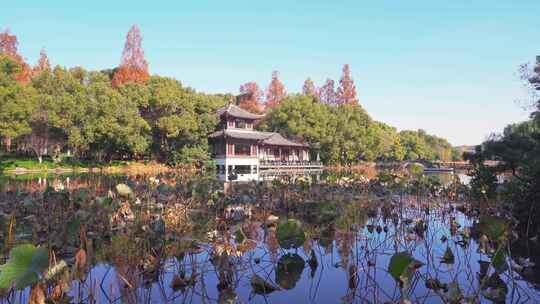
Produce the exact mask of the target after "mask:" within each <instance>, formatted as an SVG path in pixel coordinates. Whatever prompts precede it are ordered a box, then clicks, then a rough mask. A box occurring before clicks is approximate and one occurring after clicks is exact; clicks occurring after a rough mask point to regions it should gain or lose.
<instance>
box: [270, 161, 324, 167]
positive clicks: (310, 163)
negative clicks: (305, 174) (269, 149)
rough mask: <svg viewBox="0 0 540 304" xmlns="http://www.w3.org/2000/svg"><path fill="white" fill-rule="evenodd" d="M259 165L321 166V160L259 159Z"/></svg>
mask: <svg viewBox="0 0 540 304" xmlns="http://www.w3.org/2000/svg"><path fill="white" fill-rule="evenodd" d="M259 165H260V166H263V167H264V166H267V167H287V166H291V167H293V166H301V167H322V165H323V164H322V162H320V161H319V162H318V161H306V160H261V161H260V163H259Z"/></svg>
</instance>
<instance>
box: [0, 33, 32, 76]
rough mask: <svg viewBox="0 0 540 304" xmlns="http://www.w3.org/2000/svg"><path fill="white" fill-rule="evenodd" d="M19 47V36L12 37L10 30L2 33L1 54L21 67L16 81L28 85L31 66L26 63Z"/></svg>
mask: <svg viewBox="0 0 540 304" xmlns="http://www.w3.org/2000/svg"><path fill="white" fill-rule="evenodd" d="M18 46H19V43H18V41H17V36H15V35H11V33H10V31H9V29H6V30H5V31H4V32H2V33H0V54H3V55H6V56H7V57H9V58H11V59H13V60H14V61H15V62H17V63H18V64H19V65H20V66H21V68H20V69H19V73H18V74H17V75H16V76H15V79H16V80H17V81H19V82H20V83H22V84H28V83H29V82H30V79H31V71H30V66H28V64H26V62H24V59H23V57H22V56H21V55H20V54H19V52H18Z"/></svg>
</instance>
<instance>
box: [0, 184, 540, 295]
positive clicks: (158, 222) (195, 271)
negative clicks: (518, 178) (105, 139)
mask: <svg viewBox="0 0 540 304" xmlns="http://www.w3.org/2000/svg"><path fill="white" fill-rule="evenodd" d="M443 178H444V176H443ZM58 180H60V181H61V182H62V184H63V185H64V188H69V190H70V191H71V193H70V194H69V196H70V200H69V204H66V205H64V206H60V205H61V204H60V203H61V202H63V201H62V196H61V195H60V194H61V193H63V192H62V191H65V190H62V189H59V191H58V192H53V193H50V194H47V195H44V196H43V198H42V199H43V201H39V202H38V201H35V200H27V201H26V204H28V205H27V206H26V207H24V206H23V207H21V206H16V205H15V203H14V202H21V201H25V199H24V198H25V197H26V195H27V194H22V193H21V192H30V191H29V190H33V191H34V192H36V193H35V194H34V196H32V197H33V198H39V199H41V195H42V192H43V191H44V190H45V189H44V188H43V187H44V186H43V181H39V180H32V181H29V180H22V181H13V180H12V181H8V182H5V181H3V182H2V187H3V188H2V189H7V190H9V191H2V192H3V194H2V202H3V204H2V205H1V208H2V209H1V211H2V213H3V214H5V215H9V214H16V216H17V227H16V229H15V232H14V234H15V236H16V237H15V239H16V242H30V243H34V244H42V245H46V244H49V246H52V248H53V249H54V250H55V252H56V253H57V258H58V259H65V260H66V261H67V262H68V263H69V264H70V265H71V270H72V271H71V276H69V278H67V279H66V280H67V282H66V280H64V281H62V280H60V279H59V280H58V281H55V282H61V283H62V284H64V285H62V284H60V283H55V284H51V286H50V289H51V292H50V294H52V293H53V292H52V291H53V290H54V289H55V288H56V287H57V286H65V285H66V284H67V285H69V288H65V292H66V293H65V294H63V296H62V297H64V298H67V297H69V298H70V301H72V302H81V301H82V302H90V303H94V302H96V303H97V302H99V303H103V302H105V303H108V302H114V303H161V302H164V303H172V302H175V303H176V302H182V303H183V302H187V303H202V302H204V303H209V302H210V303H216V302H217V303H245V302H255V303H266V302H274V303H285V302H295V301H296V302H298V303H304V302H316V303H335V302H347V303H365V302H369V303H385V302H390V303H394V302H398V301H400V300H402V299H409V300H411V301H412V302H414V303H417V302H422V303H445V302H456V303H461V302H464V301H468V300H472V299H477V300H479V301H482V302H490V301H492V302H501V301H502V302H504V301H508V302H513V303H534V302H537V301H540V293H539V291H538V277H539V273H540V272H538V268H537V266H531V267H526V266H527V265H525V264H524V263H523V262H522V261H521V260H520V259H525V258H531V260H530V263H536V265H538V262H539V261H538V260H537V259H538V256H539V255H538V253H539V251H538V246H537V243H531V242H522V241H520V240H516V239H514V238H511V237H509V240H510V241H509V242H511V246H503V244H505V241H502V239H501V240H499V239H498V236H497V235H492V234H495V233H496V232H493V231H495V230H494V229H493V228H491V227H492V225H493V223H496V224H498V223H499V222H498V218H496V219H495V220H493V219H491V218H489V217H482V216H481V215H480V214H479V213H478V211H477V210H475V209H474V208H471V207H469V206H468V205H467V204H466V201H464V200H459V199H458V200H455V199H450V198H449V197H453V196H451V195H450V194H447V193H446V192H445V191H446V190H444V189H443V190H440V191H439V192H437V195H433V194H431V192H430V191H431V190H429V191H428V190H426V192H422V191H420V190H418V189H417V188H414V191H407V190H406V189H407V188H404V189H401V190H400V191H394V192H392V193H388V192H387V191H383V190H387V189H389V188H391V187H392V186H390V185H388V184H386V182H366V181H365V180H362V179H359V178H355V177H349V178H346V179H345V178H344V176H337V177H336V176H331V175H330V174H328V175H325V176H323V177H322V182H320V183H319V182H317V181H316V179H300V180H296V181H295V182H294V183H288V182H286V181H278V180H274V181H272V182H270V183H266V184H243V185H240V184H238V185H233V186H232V187H231V189H229V193H228V194H227V195H225V194H224V193H223V192H219V191H217V192H216V191H214V190H215V189H218V184H217V183H215V181H213V180H212V179H211V178H207V177H201V178H196V179H195V178H188V179H182V180H177V179H175V178H174V177H166V176H159V177H153V179H150V178H149V177H127V176H95V175H89V176H78V177H70V178H69V181H68V177H67V176H63V177H57V178H56V179H51V178H48V180H47V181H48V182H51V184H54V183H55V181H58ZM454 180H455V178H454V177H449V179H448V180H444V179H440V184H441V185H449V184H450V183H452V182H453V181H454ZM118 183H126V184H127V185H129V186H130V187H131V188H132V189H133V191H134V193H135V195H133V196H131V195H127V196H125V197H123V196H122V195H121V193H119V191H117V189H116V185H117V184H118ZM60 188H61V187H60ZM77 189H79V190H77ZM82 189H90V190H88V192H87V194H84V193H83V192H84V191H82ZM426 189H427V188H426ZM109 190H110V191H111V192H112V193H113V194H112V195H111V194H109ZM449 191H450V190H449ZM8 192H9V193H8ZM117 192H118V193H117ZM409 192H410V193H409ZM41 204H46V205H41ZM44 211H47V212H44ZM36 215H40V216H41V217H43V218H39V217H37V218H36ZM32 216H33V217H32ZM501 223H503V222H501ZM503 224H504V223H503ZM503 224H501V225H503ZM45 225H47V226H46V229H45V228H42V226H45ZM504 225H505V224H504ZM486 227H487V228H486ZM71 230H73V231H71ZM46 231H48V232H47V233H45V232H46ZM484 237H485V238H484ZM1 241H2V242H1V243H2V244H4V243H5V242H4V241H5V240H4V239H2V240H1ZM80 249H84V251H85V254H86V258H85V259H86V261H85V263H84V267H82V266H81V269H77V266H75V262H74V261H75V260H76V259H77V258H76V255H77V253H78V252H79V251H80ZM2 252H3V254H6V252H5V251H4V250H2ZM402 252H406V253H407V254H409V255H410V256H411V257H412V258H414V259H415V260H417V261H419V262H420V263H421V264H422V265H421V266H419V267H418V268H415V269H412V268H411V269H409V268H407V267H408V265H409V264H408V263H407V265H405V267H404V269H403V270H402V271H401V272H400V273H399V275H397V276H396V275H395V274H393V273H392V271H391V270H390V269H389V265H390V264H391V260H392V258H393V257H395V256H396V254H398V253H402ZM448 252H451V255H452V258H451V259H450V256H449V253H448ZM501 252H502V253H501ZM3 262H4V261H2V263H3ZM411 265H412V264H411ZM520 267H521V269H520ZM75 270H77V271H75ZM405 270H406V271H405ZM413 270H414V271H413ZM28 297H29V290H25V291H23V292H11V293H8V294H7V295H6V297H5V298H4V299H3V300H0V302H8V301H9V302H11V303H13V302H21V303H23V302H27V300H28Z"/></svg>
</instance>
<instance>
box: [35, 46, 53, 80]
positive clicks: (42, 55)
mask: <svg viewBox="0 0 540 304" xmlns="http://www.w3.org/2000/svg"><path fill="white" fill-rule="evenodd" d="M50 69H51V64H50V62H49V58H48V57H47V53H46V52H45V49H41V51H40V52H39V60H38V62H37V64H36V65H35V66H34V67H33V68H32V77H35V76H37V75H39V74H40V73H41V72H43V71H45V70H50Z"/></svg>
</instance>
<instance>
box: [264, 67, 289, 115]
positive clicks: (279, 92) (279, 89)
mask: <svg viewBox="0 0 540 304" xmlns="http://www.w3.org/2000/svg"><path fill="white" fill-rule="evenodd" d="M285 96H287V91H286V90H285V86H284V85H283V83H282V82H281V81H280V80H279V72H278V71H273V72H272V80H271V81H270V85H268V89H267V91H266V107H267V108H270V109H271V108H274V107H276V106H277V105H279V103H280V102H281V101H282V100H283V98H285Z"/></svg>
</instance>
